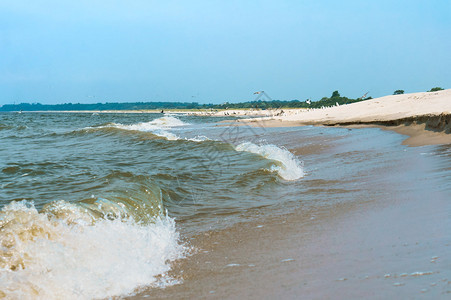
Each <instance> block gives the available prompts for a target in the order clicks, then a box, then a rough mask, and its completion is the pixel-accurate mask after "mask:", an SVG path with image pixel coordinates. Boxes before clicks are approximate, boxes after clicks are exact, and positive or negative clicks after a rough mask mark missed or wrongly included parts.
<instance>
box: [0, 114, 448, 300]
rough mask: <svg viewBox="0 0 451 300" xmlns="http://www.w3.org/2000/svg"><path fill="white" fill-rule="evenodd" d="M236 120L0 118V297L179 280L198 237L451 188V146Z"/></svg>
mask: <svg viewBox="0 0 451 300" xmlns="http://www.w3.org/2000/svg"><path fill="white" fill-rule="evenodd" d="M237 119H238V117H233V116H224V117H216V116H215V117H212V116H194V115H188V114H163V113H161V114H157V113H62V112H61V113H51V112H23V113H13V112H11V113H0V209H1V211H0V298H2V297H5V298H6V299H104V298H110V297H125V296H130V295H134V294H137V293H139V292H140V291H143V290H151V289H159V288H164V287H170V286H173V285H183V274H175V275H174V272H171V270H172V268H173V266H174V264H176V263H177V262H179V261H183V260H189V259H190V257H191V256H192V255H193V253H196V251H197V249H196V245H195V244H192V243H190V237H193V236H196V235H200V234H204V233H209V232H218V231H221V230H225V229H227V228H229V227H231V226H240V224H245V223H246V222H251V221H255V220H262V222H264V219H265V218H266V217H267V216H271V215H284V214H287V213H289V212H290V211H293V210H295V209H306V210H308V209H311V208H313V209H314V208H322V209H328V208H331V209H332V208H333V207H335V206H336V205H337V204H340V203H353V202H359V203H360V202H370V201H377V202H380V203H390V201H393V200H394V199H399V198H404V199H407V198H409V197H411V198H415V197H423V198H427V197H442V198H443V199H448V200H449V198H448V197H449V195H451V180H450V178H451V145H437V146H423V147H409V146H406V145H403V144H402V141H403V140H404V139H405V138H406V137H405V136H402V135H399V134H397V133H394V132H391V131H386V130H381V129H378V128H364V129H353V128H336V127H314V126H300V127H276V128H267V127H264V126H263V125H264V124H260V123H259V121H256V122H253V123H252V126H249V125H246V124H242V123H238V122H236V120H237ZM369 191H371V192H369ZM431 195H433V196H431Z"/></svg>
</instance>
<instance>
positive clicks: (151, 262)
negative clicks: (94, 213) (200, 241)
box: [0, 202, 186, 299]
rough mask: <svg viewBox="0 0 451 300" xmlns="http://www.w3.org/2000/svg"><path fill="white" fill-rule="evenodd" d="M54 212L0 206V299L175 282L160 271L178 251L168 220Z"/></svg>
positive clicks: (123, 291) (72, 295) (106, 292)
mask: <svg viewBox="0 0 451 300" xmlns="http://www.w3.org/2000/svg"><path fill="white" fill-rule="evenodd" d="M71 207H72V209H70V208H71ZM62 215H65V216H66V217H65V218H57V217H56V215H52V214H51V213H43V212H41V213H39V212H38V211H37V210H36V209H35V207H34V206H33V205H27V204H26V203H25V202H12V203H11V204H9V205H7V206H5V207H4V208H3V209H2V211H1V212H0V228H2V231H1V232H0V245H1V247H0V298H1V297H2V296H3V297H5V298H7V299H93V298H96V299H97V298H107V297H112V296H115V295H130V294H132V293H133V292H135V291H136V290H137V289H138V288H140V287H141V288H142V287H144V286H149V285H152V284H154V285H165V284H167V285H169V284H174V283H175V282H174V280H173V279H172V280H171V278H169V277H168V276H167V275H165V274H166V273H167V272H168V271H169V270H170V263H171V262H172V261H174V260H175V259H178V258H181V257H183V255H184V253H185V250H186V249H185V248H184V247H183V246H182V245H180V244H179V242H178V239H179V236H178V233H177V232H176V230H175V224H174V221H173V220H172V219H171V218H169V217H161V218H157V220H156V221H155V222H154V223H151V224H147V225H138V224H136V223H135V222H133V221H131V220H120V219H116V220H105V219H99V220H96V221H95V222H91V221H92V220H93V219H92V218H91V216H89V215H86V214H84V212H83V211H82V209H80V208H79V207H77V206H75V205H73V204H70V203H67V205H65V210H64V213H63V214H62ZM60 217H61V216H60ZM159 275H162V279H161V280H157V279H156V277H157V276H159Z"/></svg>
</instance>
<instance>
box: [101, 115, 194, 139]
mask: <svg viewBox="0 0 451 300" xmlns="http://www.w3.org/2000/svg"><path fill="white" fill-rule="evenodd" d="M187 125H190V124H189V123H185V122H183V121H181V120H179V119H177V118H175V117H172V116H164V117H161V118H158V119H155V120H152V121H150V122H141V123H137V124H131V125H123V124H118V123H113V124H110V125H107V126H105V127H114V128H119V129H123V130H134V131H143V132H152V133H153V134H155V135H158V136H161V137H164V138H166V139H167V140H170V141H175V140H179V139H180V137H179V136H177V135H176V134H174V133H172V132H170V131H169V130H170V129H171V128H173V127H181V126H187Z"/></svg>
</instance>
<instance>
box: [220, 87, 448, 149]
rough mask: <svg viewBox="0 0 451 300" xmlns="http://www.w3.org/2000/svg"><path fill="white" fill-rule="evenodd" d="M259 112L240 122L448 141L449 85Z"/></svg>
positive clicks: (411, 140)
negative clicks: (363, 129)
mask: <svg viewBox="0 0 451 300" xmlns="http://www.w3.org/2000/svg"><path fill="white" fill-rule="evenodd" d="M252 113H253V115H258V112H252ZM229 114H233V115H241V116H243V115H247V114H248V112H247V111H236V110H235V111H230V112H229ZM260 114H261V115H262V117H256V118H253V119H244V120H240V121H239V122H244V123H247V124H251V125H252V124H253V126H261V127H290V126H303V125H319V126H321V125H322V126H352V127H358V126H364V127H371V126H378V127H383V128H384V129H390V130H394V131H396V132H398V133H401V134H404V135H408V136H410V138H409V139H407V140H406V141H404V143H406V144H408V145H412V146H419V145H429V144H447V143H451V135H450V133H451V89H448V90H443V91H438V92H422V93H412V94H402V95H390V96H385V97H381V98H376V99H371V100H366V101H362V102H358V103H353V104H349V105H343V106H333V107H325V108H321V109H281V110H278V111H260ZM269 114H270V115H269ZM217 115H224V112H218V113H217Z"/></svg>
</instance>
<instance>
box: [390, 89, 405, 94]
mask: <svg viewBox="0 0 451 300" xmlns="http://www.w3.org/2000/svg"><path fill="white" fill-rule="evenodd" d="M402 94H404V90H396V91H394V93H393V95H402Z"/></svg>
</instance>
